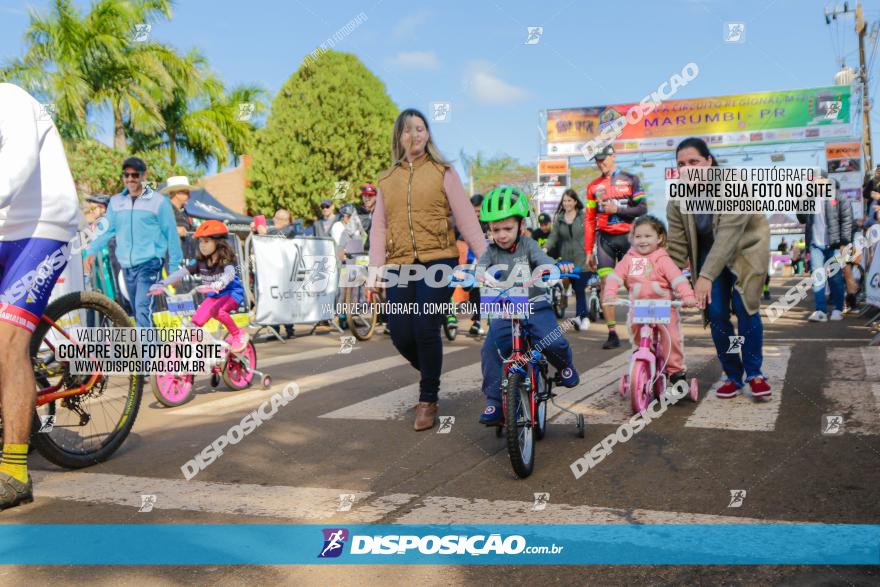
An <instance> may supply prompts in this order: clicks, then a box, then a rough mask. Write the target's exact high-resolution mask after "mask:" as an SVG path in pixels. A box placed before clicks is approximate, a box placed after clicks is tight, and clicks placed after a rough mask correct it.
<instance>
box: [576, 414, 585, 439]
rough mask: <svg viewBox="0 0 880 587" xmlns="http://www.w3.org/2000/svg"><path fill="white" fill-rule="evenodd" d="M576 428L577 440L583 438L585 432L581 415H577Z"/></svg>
mask: <svg viewBox="0 0 880 587" xmlns="http://www.w3.org/2000/svg"><path fill="white" fill-rule="evenodd" d="M577 428H578V431H577V435H578V438H583V437H584V432H585V430H586V426H585V424H584V415H583V414H578V415H577Z"/></svg>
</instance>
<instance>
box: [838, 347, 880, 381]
mask: <svg viewBox="0 0 880 587" xmlns="http://www.w3.org/2000/svg"><path fill="white" fill-rule="evenodd" d="M828 368H829V371H830V373H831V376H830V377H829V379H836V380H848V381H867V380H870V381H880V349H877V348H875V347H865V346H861V347H834V348H830V349H828Z"/></svg>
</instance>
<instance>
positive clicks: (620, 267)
mask: <svg viewBox="0 0 880 587" xmlns="http://www.w3.org/2000/svg"><path fill="white" fill-rule="evenodd" d="M630 234H631V236H630V240H631V241H632V247H630V249H629V252H628V253H627V254H626V255H624V257H623V259H621V260H620V262H619V263H618V264H617V266H616V267H614V273H611V274H609V275H608V279H607V280H606V282H605V283H606V287H605V291H604V292H602V303H603V304H608V303H613V302H614V301H615V300H616V299H617V292H618V290H619V289H620V288H621V287H625V288H626V289H627V290H629V292H630V299H631V300H671V299H673V297H679V298H681V303H682V306H685V307H694V306H696V304H697V298H696V297H695V296H694V290H693V289H691V286H690V284H689V283H688V280H687V277H685V276H684V275H682V273H681V270H679V268H678V267H676V266H675V263H673V261H672V259H671V258H670V257H669V253H667V252H666V248H665V247H666V227H665V226H664V225H663V222H661V221H660V220H659V219H658V218H657V217H655V216H651V215H645V216H639V217H638V218H637V219H636V221H635V222H634V223H633V227H632V232H631V233H630ZM673 294H675V295H673ZM639 327H640V325H639V324H630V340H631V341H637V340H638V337H639ZM634 344H635V343H634ZM660 345H661V346H660V348H661V349H664V350H665V349H669V351H668V356H667V359H666V367H665V369H664V373H666V376H667V381H669V382H670V383H673V384H674V383H675V382H676V381H678V380H679V379H683V378H686V377H687V374H686V372H685V366H684V352H683V351H682V335H681V324H680V321H679V316H678V312H677V311H676V310H675V308H673V309H672V313H671V316H670V320H669V325H668V326H667V327H666V328H665V329H661V335H660Z"/></svg>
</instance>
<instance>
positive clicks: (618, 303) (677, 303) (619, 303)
mask: <svg viewBox="0 0 880 587" xmlns="http://www.w3.org/2000/svg"><path fill="white" fill-rule="evenodd" d="M636 301H645V302H648V301H652V302H653V301H657V302H669V305H670V306H674V307H676V308H680V307H681V302H680V301H678V300H636ZM602 305H603V306H631V305H632V300H628V299H626V298H621V299H619V300H614V301H613V302H602Z"/></svg>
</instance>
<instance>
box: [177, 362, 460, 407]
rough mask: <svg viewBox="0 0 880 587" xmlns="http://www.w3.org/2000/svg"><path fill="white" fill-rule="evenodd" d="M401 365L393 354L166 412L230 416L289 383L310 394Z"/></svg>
mask: <svg viewBox="0 0 880 587" xmlns="http://www.w3.org/2000/svg"><path fill="white" fill-rule="evenodd" d="M467 348H468V347H465V346H456V347H452V346H446V347H443V354H444V355H448V354H450V353H456V352H458V351H463V350H465V349H467ZM401 365H409V362H408V361H407V360H406V359H404V358H403V357H401V356H400V355H398V354H396V353H395V355H394V356H392V357H386V358H384V359H376V360H374V361H366V362H361V363H358V364H356V365H349V366H348V367H342V368H340V369H334V370H332V371H323V372H321V373H314V374H312V375H306V376H305V377H297V376H295V375H294V376H290V379H287V380H285V381H277V382H276V383H275V384H273V385H272V387H270V388H269V389H264V390H257V389H250V390H245V391H240V392H238V393H237V394H236V395H233V396H231V397H227V398H223V399H218V400H214V401H208V402H205V403H201V404H196V405H192V406H186V407H182V408H174V409H172V410H168V413H169V414H171V415H173V416H190V417H192V416H217V415H220V414H229V413H233V412H237V411H240V410H242V409H245V408H253V407H256V406H258V405H260V404H261V403H262V402H264V401H265V400H267V399H268V398H269V397H271V396H272V395H273V394H275V393H278V392H279V391H281V390H283V389H284V387H285V386H286V385H288V384H290V383H296V384H297V385H298V386H299V390H300V393H309V392H312V391H315V390H316V389H320V388H322V387H326V386H328V385H336V384H339V383H344V382H346V381H350V380H352V379H360V378H361V377H364V376H366V375H370V374H375V373H379V372H382V371H385V370H388V369H392V368H394V367H399V366H401ZM259 366H260V365H259V363H258V364H257V367H259ZM277 379H280V378H277Z"/></svg>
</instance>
